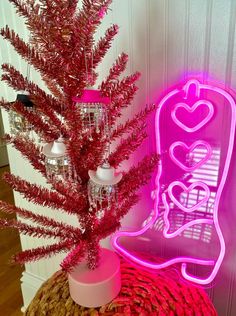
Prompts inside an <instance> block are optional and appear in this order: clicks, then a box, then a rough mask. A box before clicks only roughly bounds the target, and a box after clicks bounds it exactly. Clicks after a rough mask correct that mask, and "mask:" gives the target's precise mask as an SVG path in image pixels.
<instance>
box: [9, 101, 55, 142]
mask: <svg viewBox="0 0 236 316" xmlns="http://www.w3.org/2000/svg"><path fill="white" fill-rule="evenodd" d="M12 109H13V110H14V111H16V112H17V113H19V114H20V115H22V116H23V117H24V118H25V119H26V120H27V121H28V122H29V123H30V124H31V125H33V126H34V130H35V132H36V133H38V134H39V135H41V136H43V138H44V139H45V140H46V141H48V142H50V141H52V140H54V139H57V138H58V137H59V136H60V131H58V129H57V128H56V127H55V126H51V125H49V124H48V123H46V122H45V121H44V120H43V118H42V117H40V115H39V113H37V112H35V111H29V110H28V108H26V107H25V106H24V105H23V104H22V103H21V102H19V101H16V102H14V103H13V104H12Z"/></svg>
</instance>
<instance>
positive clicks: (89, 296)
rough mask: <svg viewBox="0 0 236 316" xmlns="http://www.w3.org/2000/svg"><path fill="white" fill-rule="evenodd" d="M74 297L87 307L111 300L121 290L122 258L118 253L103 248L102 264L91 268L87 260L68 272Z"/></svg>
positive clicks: (71, 292) (71, 293) (100, 304)
mask: <svg viewBox="0 0 236 316" xmlns="http://www.w3.org/2000/svg"><path fill="white" fill-rule="evenodd" d="M68 280H69V289H70V295H71V297H72V299H73V300H74V301H75V302H76V303H77V304H79V305H81V306H85V307H98V306H102V305H105V304H107V303H109V302H111V301H112V300H113V299H114V298H115V297H116V296H117V295H118V294H119V292H120V289H121V276H120V259H119V257H118V256H117V254H116V253H114V252H113V251H111V250H108V249H105V248H102V249H101V259H100V265H99V267H98V268H96V269H95V270H89V269H88V267H87V265H86V262H82V263H81V264H79V265H78V266H77V267H76V268H75V269H74V271H73V272H71V273H70V274H68Z"/></svg>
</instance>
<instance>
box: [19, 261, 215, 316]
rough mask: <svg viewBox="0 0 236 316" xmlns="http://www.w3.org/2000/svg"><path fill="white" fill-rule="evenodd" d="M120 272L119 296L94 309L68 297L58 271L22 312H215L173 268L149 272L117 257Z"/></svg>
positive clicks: (40, 315)
mask: <svg viewBox="0 0 236 316" xmlns="http://www.w3.org/2000/svg"><path fill="white" fill-rule="evenodd" d="M121 273H122V289H121V292H120V294H119V296H118V297H117V298H116V299H115V300H113V301H112V302H111V303H109V304H107V305H105V306H102V307H100V308H96V309H95V308H85V307H81V306H78V305H77V304H75V303H74V302H73V301H72V299H71V297H70V294H69V288H68V281H67V276H66V274H65V273H64V272H62V271H59V272H57V273H55V274H54V275H53V276H52V277H51V278H50V279H49V280H47V281H46V282H45V283H44V284H43V285H42V286H41V288H40V289H39V290H38V292H37V294H36V296H35V298H34V299H33V301H32V302H31V304H30V305H29V307H28V309H27V310H26V312H25V316H44V315H47V316H51V315H55V316H78V315H83V316H85V315H92V316H95V315H125V316H129V315H139V316H151V315H159V316H163V315H166V316H172V315H179V316H184V315H186V316H191V315H192V316H200V315H202V316H211V315H217V313H216V311H215V309H214V307H213V305H212V303H211V301H210V299H209V298H208V296H207V294H206V293H205V291H204V290H203V289H201V288H199V287H197V286H195V285H193V284H190V283H187V282H185V281H183V280H182V279H181V278H180V277H179V276H178V273H177V271H176V270H174V269H166V270H164V271H158V272H156V273H155V274H154V273H153V274H152V273H150V272H147V271H145V270H142V269H140V268H137V267H135V266H134V265H133V264H131V263H128V262H126V261H124V260H123V259H121Z"/></svg>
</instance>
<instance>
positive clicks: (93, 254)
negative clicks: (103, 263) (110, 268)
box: [87, 235, 100, 270]
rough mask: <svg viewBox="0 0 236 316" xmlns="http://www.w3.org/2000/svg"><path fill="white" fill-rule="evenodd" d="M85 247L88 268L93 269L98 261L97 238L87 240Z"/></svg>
mask: <svg viewBox="0 0 236 316" xmlns="http://www.w3.org/2000/svg"><path fill="white" fill-rule="evenodd" d="M95 236H96V235H95ZM87 248H88V250H87V265H88V268H89V269H91V270H94V269H96V268H97V267H98V266H99V263H100V246H99V242H98V239H97V238H95V239H94V240H92V241H91V242H89V243H88V247H87Z"/></svg>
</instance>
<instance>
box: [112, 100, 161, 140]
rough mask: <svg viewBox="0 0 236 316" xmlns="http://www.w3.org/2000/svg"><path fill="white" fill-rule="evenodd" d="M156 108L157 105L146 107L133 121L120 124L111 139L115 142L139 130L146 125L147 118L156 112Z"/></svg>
mask: <svg viewBox="0 0 236 316" xmlns="http://www.w3.org/2000/svg"><path fill="white" fill-rule="evenodd" d="M156 108H157V106H156V104H150V105H146V107H145V109H144V110H143V111H141V112H139V113H138V114H136V115H135V116H134V118H133V119H131V120H127V121H126V122H125V124H119V125H118V126H117V128H116V129H115V130H114V131H113V133H112V135H111V139H112V140H115V139H116V138H119V137H121V136H123V135H124V134H126V133H132V131H133V130H135V129H137V128H139V126H140V125H141V124H146V119H147V116H148V115H149V114H150V113H152V112H153V111H154V110H156Z"/></svg>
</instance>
